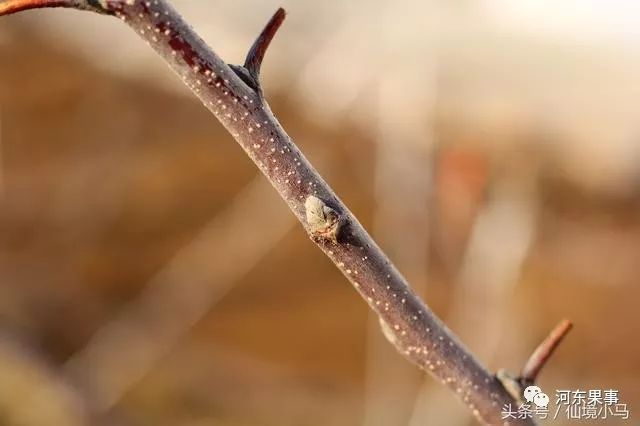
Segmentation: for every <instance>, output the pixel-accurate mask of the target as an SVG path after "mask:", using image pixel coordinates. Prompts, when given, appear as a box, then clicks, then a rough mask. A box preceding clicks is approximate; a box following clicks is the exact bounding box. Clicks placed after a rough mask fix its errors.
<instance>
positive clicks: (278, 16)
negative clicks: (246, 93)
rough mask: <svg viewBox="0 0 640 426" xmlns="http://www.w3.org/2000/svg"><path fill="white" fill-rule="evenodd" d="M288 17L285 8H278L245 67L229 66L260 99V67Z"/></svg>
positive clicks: (255, 44)
mask: <svg viewBox="0 0 640 426" xmlns="http://www.w3.org/2000/svg"><path fill="white" fill-rule="evenodd" d="M286 15H287V13H286V12H285V10H284V9H283V8H278V10H277V11H276V13H274V14H273V16H272V17H271V19H270V20H269V22H267V25H266V26H265V27H264V29H263V30H262V32H261V33H260V35H259V36H258V38H257V39H256V41H254V42H253V45H252V46H251V49H249V52H248V53H247V57H246V59H245V61H244V65H242V66H240V65H229V66H230V67H231V69H232V70H233V71H234V72H235V73H236V74H237V75H238V77H240V79H241V80H242V81H244V82H245V83H246V84H247V85H248V86H249V87H250V88H251V89H253V90H254V91H255V92H256V93H257V94H258V95H259V96H260V97H262V88H261V86H260V67H261V66H262V60H263V59H264V55H265V53H266V52H267V49H268V48H269V45H270V44H271V40H273V37H274V36H275V35H276V32H278V29H279V28H280V26H281V25H282V22H283V21H284V18H285V16H286Z"/></svg>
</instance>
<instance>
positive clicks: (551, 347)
mask: <svg viewBox="0 0 640 426" xmlns="http://www.w3.org/2000/svg"><path fill="white" fill-rule="evenodd" d="M571 327H573V324H571V321H569V320H566V319H564V320H562V321H560V323H559V324H558V325H556V327H555V328H554V329H553V330H551V333H549V335H548V336H547V338H546V339H544V341H543V342H542V343H540V345H538V347H537V348H536V350H535V351H533V354H531V356H530V357H529V360H528V361H527V363H526V364H525V365H524V367H523V368H522V372H521V373H520V377H519V381H520V383H521V384H522V385H524V386H526V385H531V384H533V383H535V381H536V378H537V377H538V374H539V373H540V370H542V367H544V365H545V364H546V363H547V361H548V360H549V358H551V355H553V352H554V351H555V350H556V348H557V347H558V345H559V344H560V342H562V340H563V339H564V337H565V336H566V335H567V333H568V332H569V330H571Z"/></svg>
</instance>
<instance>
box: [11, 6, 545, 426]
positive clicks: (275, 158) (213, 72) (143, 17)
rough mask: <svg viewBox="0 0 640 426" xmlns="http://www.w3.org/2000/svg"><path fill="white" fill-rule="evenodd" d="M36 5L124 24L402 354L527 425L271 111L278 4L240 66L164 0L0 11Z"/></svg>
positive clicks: (485, 406)
mask: <svg viewBox="0 0 640 426" xmlns="http://www.w3.org/2000/svg"><path fill="white" fill-rule="evenodd" d="M40 7H69V8H75V9H83V10H91V11H95V12H98V13H101V14H106V15H112V16H115V17H117V18H119V19H121V20H122V21H124V22H125V23H126V24H127V25H129V26H130V27H131V28H132V29H133V30H134V31H135V32H136V33H137V34H138V35H139V36H140V37H141V38H143V39H144V40H146V41H147V43H148V44H149V45H150V46H151V47H152V48H153V49H154V50H155V51H156V52H157V53H158V54H159V55H160V56H161V57H162V58H163V59H164V60H165V61H166V62H167V64H168V65H169V66H170V67H171V68H172V69H173V70H174V71H175V72H176V74H178V76H180V77H181V78H182V80H183V82H184V84H185V85H187V87H189V88H190V89H191V90H192V91H193V93H194V94H195V95H196V96H197V97H198V98H199V99H200V101H201V102H202V103H203V104H204V105H205V107H206V108H208V109H209V110H210V111H211V112H212V113H213V114H214V115H215V116H216V117H217V118H218V120H219V121H220V122H221V123H222V124H223V125H224V127H225V128H226V129H227V130H228V131H229V133H230V134H231V135H232V136H233V138H234V139H235V140H236V141H237V142H238V143H239V144H240V146H241V147H242V148H243V149H244V151H245V152H246V153H247V155H248V156H249V157H250V158H251V160H253V162H254V163H255V164H256V166H257V167H258V168H259V169H260V170H261V171H262V173H263V174H264V175H265V176H266V178H267V179H268V180H269V181H270V182H271V184H272V185H273V186H274V188H275V189H276V190H277V191H278V193H279V194H280V196H281V197H282V198H283V199H284V200H285V202H286V203H287V205H288V206H289V208H290V209H291V211H292V212H293V213H294V214H295V216H296V217H297V218H298V220H299V221H300V222H301V223H302V225H303V227H304V228H305V230H306V232H307V233H308V234H309V236H310V237H311V239H312V240H313V241H314V242H315V243H316V244H317V245H318V247H319V248H320V249H321V250H322V251H323V252H324V253H325V254H326V255H327V256H328V257H329V258H330V259H331V261H332V262H333V263H334V264H335V265H336V266H337V267H338V268H339V269H340V271H341V272H342V273H343V274H344V275H345V276H346V277H347V279H348V280H349V281H350V282H351V284H353V286H354V287H355V289H356V290H357V291H358V292H359V293H360V295H361V296H362V297H363V298H364V300H365V301H367V303H368V304H369V306H370V308H371V309H372V310H373V311H375V312H376V313H377V314H378V316H379V317H380V321H381V324H382V325H383V330H384V332H385V335H386V336H387V337H388V338H389V340H390V341H391V342H392V343H393V344H394V345H395V347H396V348H397V349H398V350H399V351H400V352H401V353H402V354H403V355H404V356H406V357H407V358H408V359H409V360H410V361H412V362H413V363H415V364H416V365H418V366H419V367H420V368H422V369H424V370H426V371H427V372H429V373H430V374H431V375H432V376H433V377H434V378H436V379H437V380H439V381H441V382H442V383H443V384H444V385H446V386H448V387H449V388H450V389H451V390H452V391H453V392H454V393H455V395H457V397H458V398H459V399H460V400H461V401H462V402H463V403H464V404H465V405H466V406H467V407H468V408H469V410H470V411H471V412H472V413H473V414H474V415H475V416H476V417H477V419H478V420H480V421H481V422H483V423H486V424H533V421H532V420H531V419H510V420H503V419H502V418H501V408H502V407H503V406H504V405H505V404H510V403H515V400H514V398H513V397H512V395H510V394H509V392H508V391H507V390H506V389H505V388H504V387H503V385H502V383H501V382H500V381H499V380H498V379H497V378H496V377H495V376H494V375H492V374H491V373H490V372H489V371H488V370H487V369H485V368H484V367H483V366H482V365H481V364H480V363H479V362H478V361H477V360H476V359H475V358H474V356H473V355H472V354H471V353H470V352H469V351H468V350H467V349H466V348H465V347H464V346H463V345H462V344H461V343H460V342H459V341H458V339H457V338H456V337H455V336H454V335H453V333H452V332H451V331H450V330H449V329H448V328H447V327H446V326H445V325H444V324H443V323H442V322H441V321H440V320H439V319H438V318H437V317H436V316H435V315H434V313H433V312H432V311H431V310H430V309H429V308H428V307H427V306H426V305H425V304H424V303H423V302H422V301H421V300H420V298H419V297H418V296H417V295H416V294H415V293H414V292H413V291H412V290H411V288H410V286H409V284H408V283H407V281H406V280H405V279H404V277H403V276H402V275H401V274H400V273H399V272H398V271H397V269H396V268H395V267H394V266H393V264H392V263H391V262H390V261H389V259H388V258H387V256H386V255H385V254H384V253H383V252H382V250H381V249H380V248H379V247H378V246H377V245H376V243H375V242H374V241H373V240H372V239H371V237H370V236H369V234H368V233H367V232H366V231H365V230H364V229H363V227H362V226H361V225H360V223H359V222H358V220H357V219H356V218H355V216H354V215H353V214H352V213H351V212H350V211H349V209H348V208H347V207H346V206H345V205H344V203H343V202H342V201H341V200H340V199H339V198H338V196H337V195H336V194H335V193H334V191H333V190H332V189H331V187H329V185H328V184H327V183H326V182H325V181H324V180H323V179H322V177H321V176H320V174H319V173H318V172H317V171H316V170H315V169H314V168H313V166H312V165H311V164H310V163H309V162H308V161H307V159H306V158H305V157H304V155H303V154H302V153H301V152H300V150H299V149H298V148H297V146H296V145H295V144H294V143H293V141H292V140H291V138H290V137H289V136H288V135H287V133H286V132H285V131H284V129H283V128H282V127H281V126H280V123H279V122H278V120H277V119H276V118H275V117H274V115H273V114H272V112H271V110H270V108H269V105H268V104H267V102H266V101H265V99H264V97H263V94H262V89H261V86H260V82H259V81H258V77H259V70H260V64H261V62H262V58H263V57H264V53H265V51H266V48H267V46H268V44H269V42H270V41H271V39H272V38H273V35H274V34H275V32H276V30H277V29H278V27H279V26H280V24H281V23H282V20H283V19H284V15H285V13H284V10H282V9H279V10H278V11H277V12H276V14H275V15H274V17H273V18H272V20H271V21H270V22H269V24H268V25H267V27H266V28H265V30H264V31H263V32H262V34H261V35H260V36H259V37H258V39H257V40H256V42H255V43H254V46H253V47H252V48H251V49H250V51H249V54H248V56H247V59H246V61H245V64H244V65H243V66H237V65H234V66H230V65H228V64H227V63H226V62H225V61H223V60H222V59H221V58H220V57H219V56H218V55H216V53H214V52H213V51H212V50H211V49H210V48H209V47H208V46H207V45H206V44H205V43H204V41H203V40H202V39H201V38H200V37H199V36H198V35H197V34H196V33H195V32H194V31H193V30H192V29H191V27H190V26H189V25H188V24H187V23H186V22H185V21H184V20H183V19H182V17H181V16H180V15H179V14H178V13H177V12H176V11H175V10H174V9H173V7H172V6H171V5H170V4H169V3H168V2H167V1H166V0H150V1H141V0H0V15H3V14H9V13H13V12H17V11H21V10H25V9H31V8H40ZM256 220H260V218H259V217H256Z"/></svg>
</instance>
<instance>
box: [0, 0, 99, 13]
mask: <svg viewBox="0 0 640 426" xmlns="http://www.w3.org/2000/svg"><path fill="white" fill-rule="evenodd" d="M45 7H66V8H72V9H81V10H91V11H93V12H97V13H107V12H106V10H105V9H103V8H102V7H101V6H100V2H99V1H98V0H94V1H91V0H88V1H87V0H3V1H0V16H2V15H10V14H12V13H17V12H21V11H23V10H28V9H41V8H45Z"/></svg>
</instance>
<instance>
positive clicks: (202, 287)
mask: <svg viewBox="0 0 640 426" xmlns="http://www.w3.org/2000/svg"><path fill="white" fill-rule="evenodd" d="M273 198H274V197H273V194H272V193H271V192H270V191H268V183H267V182H265V181H264V180H263V179H261V178H260V179H256V180H254V181H253V182H251V183H249V184H248V185H247V187H246V188H245V189H243V190H242V191H241V192H240V193H239V194H238V195H237V196H236V197H235V200H234V202H233V203H232V204H231V205H230V206H228V207H227V208H226V209H225V211H223V212H221V213H220V214H219V215H218V216H216V217H215V218H214V219H213V220H212V221H211V222H210V223H209V224H207V225H206V226H205V227H204V229H203V230H202V231H200V233H199V234H198V236H197V237H196V238H195V239H194V240H193V241H191V242H190V243H189V244H188V245H186V246H185V247H184V248H183V249H182V250H180V251H179V252H178V253H176V255H175V256H174V257H173V259H171V260H170V261H169V262H168V263H167V265H166V266H165V267H164V268H162V269H161V270H160V271H159V272H158V273H157V274H156V275H155V277H153V278H152V279H151V281H150V282H149V283H148V284H147V285H146V288H145V289H144V291H143V293H142V294H141V295H140V296H139V298H138V300H136V301H134V302H132V303H130V304H129V306H128V307H127V308H126V309H125V310H124V311H123V312H122V313H121V314H120V315H119V316H118V317H117V318H116V319H115V320H113V321H112V322H111V323H109V324H107V325H105V326H103V327H102V329H100V330H98V331H97V332H96V333H95V335H94V336H93V338H92V339H91V341H90V342H89V343H88V344H87V346H86V347H85V348H84V349H82V351H80V352H78V353H77V354H76V355H74V356H73V357H72V358H71V359H70V360H69V361H68V362H67V365H66V369H67V370H68V372H69V373H70V375H71V376H72V377H74V378H75V379H76V380H77V381H78V383H79V384H80V385H81V386H83V387H84V388H85V389H86V390H87V391H88V393H89V395H91V396H92V398H93V399H94V400H95V401H94V404H95V405H96V408H97V409H99V410H101V411H102V410H108V409H109V408H111V407H112V406H113V405H114V404H115V403H116V402H117V401H118V400H119V399H120V398H121V397H122V395H123V394H124V393H125V392H126V391H127V390H128V389H129V388H130V387H131V386H132V385H133V384H135V382H137V381H138V380H139V379H140V378H141V377H142V376H143V375H145V374H146V372H147V371H149V370H150V369H151V368H152V367H153V366H154V364H155V363H156V362H157V361H158V360H159V359H160V358H161V357H162V356H163V355H165V354H166V353H167V352H168V351H169V350H170V349H171V347H172V346H174V345H176V344H177V343H178V341H179V340H180V339H181V338H182V337H183V336H184V335H185V334H186V333H187V331H188V330H189V329H190V328H191V327H193V325H194V324H195V323H196V322H197V321H198V320H199V319H200V318H202V317H203V316H204V315H205V314H206V313H207V312H208V311H209V310H210V309H211V308H212V306H213V305H215V303H216V301H218V300H219V299H220V298H222V297H223V296H224V295H225V293H227V292H228V291H229V290H230V289H231V288H232V287H233V285H234V284H235V283H236V282H237V280H238V278H241V277H242V276H243V275H245V274H246V273H247V272H248V271H250V270H251V268H253V266H254V265H255V264H256V263H257V262H258V261H259V260H260V259H261V258H262V257H263V256H264V255H265V254H266V253H268V252H269V249H270V248H271V247H273V245H275V244H276V243H277V242H278V241H279V240H280V239H281V238H282V237H283V236H284V234H285V233H286V232H287V231H288V230H290V229H291V228H292V227H293V224H294V223H295V221H294V220H293V218H292V217H291V216H290V215H288V214H283V213H285V212H286V211H285V209H284V206H282V205H281V204H279V203H274V202H273V201H274V200H273ZM256 211H260V212H261V215H262V217H263V219H264V220H265V223H268V226H263V225H262V224H258V223H256V222H255V220H253V215H254V214H255V212H256ZM255 233H260V234H261V238H260V240H258V241H253V240H252V236H253V235H254V234H255ZM212 258H213V259H215V262H213V263H212V262H211V259H212ZM123 348H126V350H123Z"/></svg>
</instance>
